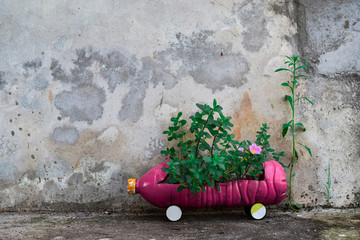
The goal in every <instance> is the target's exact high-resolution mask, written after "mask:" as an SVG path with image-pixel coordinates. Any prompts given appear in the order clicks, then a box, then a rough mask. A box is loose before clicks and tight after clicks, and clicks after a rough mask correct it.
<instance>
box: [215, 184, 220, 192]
mask: <svg viewBox="0 0 360 240" xmlns="http://www.w3.org/2000/svg"><path fill="white" fill-rule="evenodd" d="M216 188H217V190H218V192H220V185H219V184H216Z"/></svg>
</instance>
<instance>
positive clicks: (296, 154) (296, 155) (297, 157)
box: [294, 149, 299, 159]
mask: <svg viewBox="0 0 360 240" xmlns="http://www.w3.org/2000/svg"><path fill="white" fill-rule="evenodd" d="M294 151H295V157H296V159H299V155H298V152H297V151H296V149H294Z"/></svg>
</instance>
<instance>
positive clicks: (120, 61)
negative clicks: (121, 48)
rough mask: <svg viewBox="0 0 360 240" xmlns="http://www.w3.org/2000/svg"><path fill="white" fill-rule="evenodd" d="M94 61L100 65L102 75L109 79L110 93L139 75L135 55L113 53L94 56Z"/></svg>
mask: <svg viewBox="0 0 360 240" xmlns="http://www.w3.org/2000/svg"><path fill="white" fill-rule="evenodd" d="M94 59H95V60H96V61H98V62H99V64H100V73H101V75H102V76H103V77H104V78H105V79H107V81H108V85H109V89H110V91H114V90H115V87H116V86H117V85H118V84H120V83H122V82H125V83H126V82H130V81H132V80H134V78H135V76H136V73H137V67H136V63H137V59H136V57H135V56H134V55H130V54H125V53H121V52H118V51H115V52H111V53H109V54H107V55H106V56H101V55H100V54H94Z"/></svg>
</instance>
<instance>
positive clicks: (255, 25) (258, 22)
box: [237, 1, 278, 52]
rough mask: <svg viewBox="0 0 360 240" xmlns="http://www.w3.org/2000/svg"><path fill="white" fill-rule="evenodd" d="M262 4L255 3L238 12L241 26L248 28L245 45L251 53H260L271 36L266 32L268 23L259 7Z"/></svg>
mask: <svg viewBox="0 0 360 240" xmlns="http://www.w3.org/2000/svg"><path fill="white" fill-rule="evenodd" d="M260 4H261V2H257V1H255V2H252V3H251V4H247V5H246V6H244V7H239V9H238V11H237V12H238V17H239V19H240V20H241V24H242V25H243V26H244V27H247V30H246V31H245V32H244V34H243V36H244V40H243V45H244V47H245V49H246V50H248V51H250V52H257V51H259V50H260V49H261V47H262V46H263V45H264V43H265V42H266V39H267V37H268V35H269V33H268V31H267V30H266V24H267V22H268V21H267V19H266V17H265V14H264V11H263V10H262V7H261V6H259V5H260ZM277 9H278V8H277Z"/></svg>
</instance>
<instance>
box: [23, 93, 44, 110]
mask: <svg viewBox="0 0 360 240" xmlns="http://www.w3.org/2000/svg"><path fill="white" fill-rule="evenodd" d="M40 98H41V92H39V91H36V90H35V89H27V91H26V92H25V93H24V94H22V96H21V98H20V104H21V105H22V106H23V107H24V108H26V109H36V108H38V107H39V105H40Z"/></svg>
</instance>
